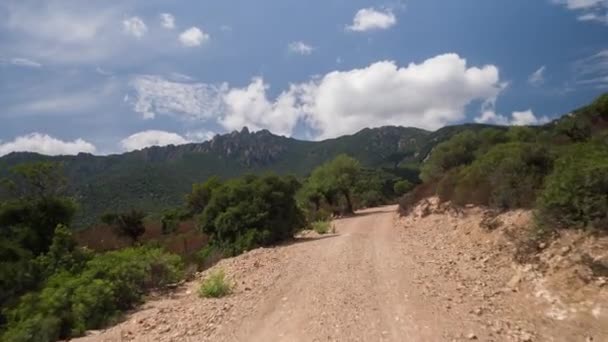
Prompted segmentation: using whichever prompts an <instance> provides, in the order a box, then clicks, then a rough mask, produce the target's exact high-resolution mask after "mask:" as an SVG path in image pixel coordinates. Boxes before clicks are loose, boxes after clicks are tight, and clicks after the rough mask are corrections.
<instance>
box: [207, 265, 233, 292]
mask: <svg viewBox="0 0 608 342" xmlns="http://www.w3.org/2000/svg"><path fill="white" fill-rule="evenodd" d="M230 293H232V286H231V285H230V284H229V283H228V280H227V279H226V275H225V274H224V271H223V270H218V271H215V272H213V273H211V274H210V275H209V276H208V277H207V278H206V279H205V280H204V281H203V283H202V284H201V288H200V289H199V295H200V296H201V297H205V298H220V297H224V296H227V295H229V294H230Z"/></svg>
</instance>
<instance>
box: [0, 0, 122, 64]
mask: <svg viewBox="0 0 608 342" xmlns="http://www.w3.org/2000/svg"><path fill="white" fill-rule="evenodd" d="M125 10H127V8H126V7H125V5H124V3H116V4H112V5H108V4H107V3H105V2H104V3H103V4H102V3H101V2H100V3H99V4H98V3H96V2H86V3H85V2H82V1H76V0H46V1H43V2H40V1H23V0H3V1H0V13H2V14H3V15H2V21H0V29H5V30H7V31H9V32H10V33H11V37H12V38H14V39H5V40H1V41H0V50H2V51H4V52H5V53H10V54H12V55H21V56H28V57H31V58H33V59H36V60H37V61H41V62H44V63H45V64H49V63H66V64H72V63H74V62H83V61H99V60H100V59H104V58H107V57H108V56H111V55H113V54H115V53H119V52H120V47H121V46H122V42H121V39H120V36H122V30H121V29H122V27H121V26H120V22H121V16H122V13H124V11H125Z"/></svg>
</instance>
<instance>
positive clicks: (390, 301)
mask: <svg viewBox="0 0 608 342" xmlns="http://www.w3.org/2000/svg"><path fill="white" fill-rule="evenodd" d="M334 225H335V228H336V234H333V235H327V236H323V237H310V238H300V239H298V240H296V241H295V242H294V243H292V244H288V245H285V246H281V247H276V248H271V249H260V250H255V251H252V252H249V253H247V254H245V255H242V256H239V257H237V258H233V259H228V260H223V261H221V262H220V263H219V264H218V265H217V266H216V268H222V269H224V270H225V271H226V272H227V274H229V275H230V277H231V279H232V281H233V282H234V284H235V291H234V293H233V294H232V295H230V296H229V297H226V298H223V299H217V300H213V299H200V298H199V297H198V296H197V294H196V289H197V287H198V285H199V284H200V281H193V282H191V283H188V284H187V285H186V286H185V287H184V288H182V289H181V290H179V291H177V292H176V293H175V294H174V295H173V296H171V297H162V296H161V297H160V298H159V299H157V300H153V301H151V302H149V303H148V304H146V305H145V306H144V307H143V308H141V309H140V310H139V311H137V312H135V313H133V314H131V315H130V316H128V317H127V319H126V321H124V322H123V323H121V324H119V325H117V326H115V327H113V328H111V329H108V330H106V331H103V332H93V334H92V335H90V336H88V337H86V338H83V339H82V341H132V340H134V341H264V342H266V341H457V340H483V341H545V340H546V341H562V340H563V341H577V340H580V341H585V338H589V337H588V336H584V335H582V333H581V332H577V331H573V332H571V333H569V335H559V334H558V335H556V336H557V337H555V336H554V337H551V336H549V334H551V332H552V331H553V330H554V328H555V326H558V324H553V323H552V322H550V321H547V320H546V319H545V318H544V317H540V316H543V315H537V314H536V313H534V311H535V310H536V309H534V308H535V306H534V305H535V304H534V303H533V302H532V301H531V300H530V299H526V297H525V296H524V295H523V294H520V293H515V291H513V293H511V292H509V293H507V294H505V295H504V296H507V299H506V300H508V302H509V303H511V305H510V306H509V307H506V308H505V307H504V305H502V304H501V303H502V302H501V299H500V296H501V293H502V292H501V291H497V290H496V288H498V287H500V286H502V285H504V283H503V281H507V280H508V278H506V280H505V279H502V278H501V277H500V276H497V278H498V280H497V284H498V283H500V286H499V285H496V286H494V285H492V284H488V283H487V282H490V283H491V281H486V280H484V279H494V277H493V275H492V274H491V273H492V272H488V270H487V269H485V268H486V267H487V264H491V262H490V263H488V262H487V260H485V261H483V262H481V258H482V256H473V254H466V253H465V254H464V255H461V256H462V257H459V256H457V255H460V254H462V253H460V252H459V251H458V250H455V249H450V250H445V248H444V246H443V245H449V244H450V241H445V239H446V238H448V239H449V237H443V238H436V237H434V236H432V235H427V234H426V233H425V231H418V232H416V234H418V235H412V234H411V233H410V232H408V231H407V230H406V229H404V227H403V226H402V225H400V224H399V222H398V217H397V215H396V207H394V206H389V207H382V208H376V209H370V210H365V211H362V212H360V213H358V214H357V215H356V216H355V217H351V218H345V219H341V220H337V221H334ZM438 231H439V230H438ZM412 232H414V231H412ZM441 239H443V240H441ZM439 243H440V244H439ZM454 248H457V247H454ZM413 249H415V250H413ZM480 253H483V251H481V252H480ZM435 255H436V256H437V258H435ZM439 258H443V259H439ZM476 258H478V259H477V260H478V261H480V262H479V263H477V262H474V264H475V265H476V266H475V267H470V264H471V260H475V259H476ZM461 262H463V263H466V266H461V265H460V263H461ZM478 264H479V267H478V266H477V265H478ZM463 265H464V264H463ZM484 269H485V270H484ZM202 276H203V277H204V275H202ZM508 296H511V297H513V296H518V297H513V298H515V299H513V298H511V297H508ZM501 305H502V307H501ZM539 310H540V309H539ZM526 312H530V315H529V316H530V317H531V318H530V319H528V318H527V316H528V314H526ZM537 316H538V317H537ZM543 324H544V325H543ZM559 324H560V325H562V326H563V324H566V323H563V322H561V323H559ZM598 324H599V323H598ZM540 325H542V326H540ZM565 327H566V329H565V330H566V331H569V330H568V327H567V325H566V326H565ZM578 328H582V329H588V327H587V326H580V325H578ZM579 331H580V329H579ZM583 331H584V330H583ZM573 337H574V338H575V339H572V338H573ZM596 338H597V337H596ZM595 341H598V339H596V340H595Z"/></svg>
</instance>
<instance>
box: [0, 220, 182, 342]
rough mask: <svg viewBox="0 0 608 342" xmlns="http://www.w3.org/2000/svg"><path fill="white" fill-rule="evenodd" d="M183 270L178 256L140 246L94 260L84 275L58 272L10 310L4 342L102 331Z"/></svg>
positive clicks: (103, 255)
mask: <svg viewBox="0 0 608 342" xmlns="http://www.w3.org/2000/svg"><path fill="white" fill-rule="evenodd" d="M59 230H61V229H60V228H59ZM61 234H63V233H61ZM64 240H65V239H64V238H63V237H60V238H58V239H57V240H56V241H64ZM61 245H62V246H64V245H65V243H64V242H62V243H61ZM68 245H69V244H68ZM72 269H73V267H72ZM181 269H182V264H181V260H180V258H179V257H178V256H175V255H171V254H167V253H165V252H163V251H162V250H160V249H154V248H146V247H139V248H129V249H125V250H122V251H118V252H110V253H106V254H102V255H99V256H96V257H94V258H92V259H90V260H89V261H87V262H86V264H84V266H83V267H82V270H81V271H80V272H70V271H68V270H62V271H57V272H56V273H54V274H53V275H52V276H51V277H50V278H49V279H48V280H47V281H46V282H45V284H44V286H43V288H42V289H41V290H40V291H37V292H31V293H29V294H26V295H24V296H22V297H21V298H20V300H19V302H18V304H17V305H16V306H14V307H13V308H11V309H9V310H7V320H8V324H7V326H6V331H5V333H4V335H2V340H3V341H55V340H57V339H59V338H66V337H71V336H78V335H81V334H82V333H84V331H85V330H87V329H98V328H101V327H103V326H104V325H105V324H107V323H109V322H110V321H111V320H113V319H114V318H115V317H116V315H117V314H118V313H119V312H120V311H122V310H126V309H129V308H131V307H132V306H133V305H134V304H136V303H138V302H139V301H140V300H141V298H142V295H143V294H144V293H145V292H146V291H147V290H149V289H151V288H156V287H162V286H165V285H167V284H169V283H172V282H175V281H177V280H178V279H179V278H180V277H181Z"/></svg>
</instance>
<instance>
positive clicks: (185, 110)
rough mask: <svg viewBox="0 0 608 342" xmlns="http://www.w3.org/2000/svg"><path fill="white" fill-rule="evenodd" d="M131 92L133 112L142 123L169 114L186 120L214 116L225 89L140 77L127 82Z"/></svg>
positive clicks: (209, 85)
mask: <svg viewBox="0 0 608 342" xmlns="http://www.w3.org/2000/svg"><path fill="white" fill-rule="evenodd" d="M130 83H131V86H132V87H133V89H134V90H135V100H134V101H132V103H133V106H134V107H133V108H134V110H135V111H136V112H137V113H140V114H142V115H143V117H144V118H146V119H152V118H154V117H155V116H156V115H157V114H169V115H177V116H181V117H186V118H188V119H205V118H209V117H211V116H213V115H214V114H217V113H218V112H220V111H221V107H222V98H221V96H220V94H222V93H223V92H224V90H225V88H226V87H227V86H226V85H219V86H215V85H211V84H204V83H193V82H185V80H184V82H180V81H172V80H168V79H166V78H164V77H161V76H152V75H143V76H137V77H135V78H133V79H132V80H131V82H130Z"/></svg>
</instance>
